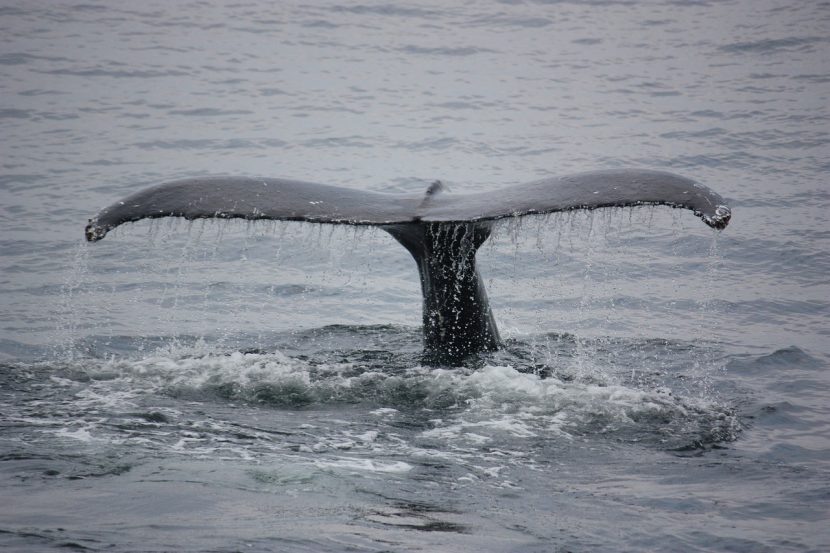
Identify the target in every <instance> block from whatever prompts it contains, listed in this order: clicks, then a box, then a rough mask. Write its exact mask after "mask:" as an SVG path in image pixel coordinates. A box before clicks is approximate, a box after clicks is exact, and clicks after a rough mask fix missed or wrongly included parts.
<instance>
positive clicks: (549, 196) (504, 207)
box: [85, 169, 731, 364]
mask: <svg viewBox="0 0 830 553" xmlns="http://www.w3.org/2000/svg"><path fill="white" fill-rule="evenodd" d="M637 205H667V206H670V207H675V208H684V209H690V210H692V211H693V212H694V213H695V214H696V215H697V216H699V217H700V218H701V219H702V220H703V221H704V222H705V223H706V224H707V225H709V226H710V227H713V228H716V229H723V228H725V227H726V225H727V224H728V223H729V219H730V217H731V211H730V209H729V208H728V207H727V206H726V202H725V201H724V200H723V198H721V197H720V196H719V195H718V194H717V193H715V192H713V191H712V190H710V189H709V188H707V187H705V186H703V185H701V184H698V183H697V182H695V181H692V180H690V179H687V178H685V177H681V176H678V175H674V174H672V173H666V172H662V171H647V170H633V169H625V170H610V171H592V172H587V173H578V174H574V175H567V176H562V177H554V178H547V179H542V180H539V181H534V182H530V183H527V184H522V185H517V186H513V187H510V188H508V189H504V190H496V191H491V192H480V193H472V194H456V195H453V194H447V193H446V192H445V191H444V187H443V185H442V184H441V183H440V182H438V181H436V182H435V183H433V184H432V185H431V186H430V187H429V188H428V189H427V191H426V193H425V194H424V195H421V196H411V195H398V194H384V193H378V192H366V191H360V190H353V189H348V188H343V187H338V186H330V185H324V184H316V183H308V182H301V181H294V180H287V179H273V178H247V177H204V178H190V179H183V180H178V181H173V182H169V183H164V184H160V185H158V186H154V187H152V188H148V189H146V190H143V191H141V192H138V193H136V194H133V195H132V196H128V197H127V198H125V199H123V200H121V201H119V202H116V203H115V204H113V205H111V206H110V207H107V208H105V209H103V210H101V212H99V213H98V214H97V215H96V216H95V217H94V218H92V219H90V220H89V224H88V225H87V226H86V230H85V233H86V238H87V240H89V241H91V242H94V241H97V240H100V239H102V238H104V236H106V234H107V232H108V231H109V230H111V229H113V228H115V227H117V226H118V225H120V224H122V223H126V222H131V221H138V220H140V219H145V218H158V217H184V218H185V219H188V220H193V219H200V218H224V219H230V218H242V219H248V220H258V219H275V220H285V221H308V222H313V223H329V224H346V225H372V226H377V227H380V228H382V229H383V230H385V231H386V232H388V233H389V234H391V235H392V236H393V237H394V238H395V239H396V240H397V241H398V242H400V243H401V244H402V245H403V246H404V247H405V248H406V249H407V250H408V251H409V253H410V254H412V257H413V258H414V259H415V262H416V263H417V266H418V273H419V275H420V280H421V291H422V294H423V332H424V361H425V362H426V363H429V364H459V363H461V362H463V361H464V359H466V358H467V357H468V356H470V355H472V354H475V353H478V352H482V351H492V350H495V349H498V347H499V344H500V340H499V335H498V329H497V328H496V324H495V321H494V319H493V314H492V312H491V310H490V306H489V302H488V301H487V293H486V291H485V289H484V284H483V283H482V281H481V278H480V276H479V273H478V269H477V268H476V259H475V256H476V251H477V250H478V248H479V247H480V246H481V245H482V244H483V243H484V242H485V241H486V240H487V238H488V237H489V236H490V232H491V228H492V224H493V221H496V220H498V219H503V218H506V217H520V216H523V215H529V214H543V213H552V212H556V211H569V210H575V209H597V208H601V207H625V206H637Z"/></svg>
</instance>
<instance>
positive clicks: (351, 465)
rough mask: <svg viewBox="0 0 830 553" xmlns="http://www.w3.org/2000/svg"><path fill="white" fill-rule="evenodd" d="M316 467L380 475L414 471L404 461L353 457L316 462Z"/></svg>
mask: <svg viewBox="0 0 830 553" xmlns="http://www.w3.org/2000/svg"><path fill="white" fill-rule="evenodd" d="M314 465H315V466H316V467H318V468H320V469H336V470H338V471H340V470H359V471H366V472H380V473H405V472H409V471H410V470H412V465H410V464H409V463H405V462H404V461H391V462H389V461H379V460H376V459H356V458H353V457H337V458H334V459H327V460H316V461H314Z"/></svg>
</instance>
